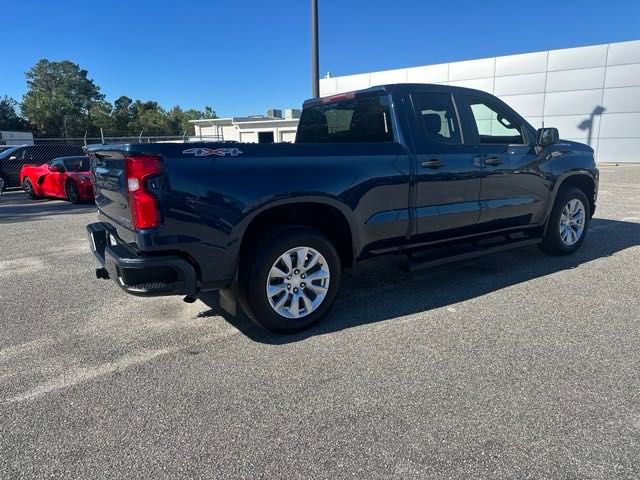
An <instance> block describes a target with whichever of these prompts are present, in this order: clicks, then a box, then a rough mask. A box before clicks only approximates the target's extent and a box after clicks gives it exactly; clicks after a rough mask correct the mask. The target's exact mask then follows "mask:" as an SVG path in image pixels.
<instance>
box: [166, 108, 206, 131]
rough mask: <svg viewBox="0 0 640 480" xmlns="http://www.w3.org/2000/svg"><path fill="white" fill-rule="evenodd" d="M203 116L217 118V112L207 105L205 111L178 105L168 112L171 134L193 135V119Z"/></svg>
mask: <svg viewBox="0 0 640 480" xmlns="http://www.w3.org/2000/svg"><path fill="white" fill-rule="evenodd" d="M202 118H217V117H216V112H215V111H214V110H213V108H211V107H205V110H204V111H200V110H195V109H193V108H192V109H189V110H182V108H180V107H179V106H178V105H176V106H175V107H173V108H172V109H171V110H169V111H168V112H167V125H168V127H169V133H170V134H171V135H183V134H185V133H186V134H187V135H193V134H194V128H193V124H192V123H190V121H191V120H200V119H202Z"/></svg>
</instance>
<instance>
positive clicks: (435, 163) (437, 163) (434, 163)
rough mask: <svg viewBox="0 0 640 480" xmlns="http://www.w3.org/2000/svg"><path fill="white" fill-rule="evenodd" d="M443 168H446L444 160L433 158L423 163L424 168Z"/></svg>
mask: <svg viewBox="0 0 640 480" xmlns="http://www.w3.org/2000/svg"><path fill="white" fill-rule="evenodd" d="M442 166H444V163H442V160H439V159H437V158H432V159H431V160H425V161H424V162H422V167H423V168H440V167H442Z"/></svg>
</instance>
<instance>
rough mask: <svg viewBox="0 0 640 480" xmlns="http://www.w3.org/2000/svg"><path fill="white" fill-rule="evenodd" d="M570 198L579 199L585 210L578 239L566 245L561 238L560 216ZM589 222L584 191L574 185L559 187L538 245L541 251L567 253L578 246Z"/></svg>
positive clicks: (589, 213)
mask: <svg viewBox="0 0 640 480" xmlns="http://www.w3.org/2000/svg"><path fill="white" fill-rule="evenodd" d="M572 200H579V201H580V202H581V203H582V205H583V207H584V212H585V220H584V228H583V230H582V234H581V235H580V237H579V238H578V240H577V241H576V242H575V243H573V244H572V245H568V244H567V243H565V242H564V241H563V240H562V236H561V233H560V217H561V215H562V211H563V209H564V208H565V206H566V205H567V204H568V203H569V202H570V201H572ZM590 222H591V206H590V204H589V200H588V199H587V196H586V195H585V194H584V192H583V191H582V190H580V189H578V188H575V187H561V188H560V191H559V192H558V195H557V196H556V201H555V203H554V205H553V210H551V215H550V216H549V220H548V224H547V229H546V232H545V235H544V238H543V241H542V244H541V245H540V248H542V250H543V251H545V252H546V253H549V254H551V255H569V254H570V253H573V252H575V251H576V250H578V249H579V248H580V246H581V245H582V243H583V242H584V239H585V238H586V236H587V231H588V230H589V223H590Z"/></svg>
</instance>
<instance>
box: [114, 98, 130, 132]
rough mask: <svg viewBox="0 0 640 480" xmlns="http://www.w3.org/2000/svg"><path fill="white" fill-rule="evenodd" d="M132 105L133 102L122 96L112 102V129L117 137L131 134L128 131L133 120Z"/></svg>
mask: <svg viewBox="0 0 640 480" xmlns="http://www.w3.org/2000/svg"><path fill="white" fill-rule="evenodd" d="M132 103H133V100H131V99H130V98H129V97H126V96H124V95H123V96H121V97H119V98H118V99H117V100H116V101H115V102H113V112H112V113H111V116H112V118H113V128H114V130H115V133H116V134H117V135H126V134H129V133H131V132H130V131H129V123H130V122H131V120H132V119H133V115H132V112H131V104H132Z"/></svg>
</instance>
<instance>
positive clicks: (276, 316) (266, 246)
mask: <svg viewBox="0 0 640 480" xmlns="http://www.w3.org/2000/svg"><path fill="white" fill-rule="evenodd" d="M266 238H267V240H266V241H265V242H264V243H263V244H262V245H261V246H260V247H259V248H254V249H252V251H250V252H249V254H248V256H247V258H245V259H244V262H243V265H244V267H243V268H241V273H240V290H241V291H240V295H241V305H242V307H243V310H244V311H245V313H246V314H247V316H249V318H251V319H252V320H253V321H254V322H255V323H257V324H258V325H260V326H262V327H264V328H267V329H269V330H272V331H276V332H282V333H291V332H295V331H299V330H303V329H305V328H308V327H310V326H311V325H313V324H314V323H316V322H318V321H319V320H320V319H322V317H323V316H324V315H326V313H327V312H328V311H329V309H330V308H331V306H332V305H333V302H334V301H335V297H336V294H337V292H338V286H339V284H340V273H341V267H340V258H339V256H338V253H337V252H336V249H335V247H334V246H333V244H332V243H331V242H330V241H329V240H328V239H327V238H326V237H325V236H324V235H322V234H321V233H320V232H318V231H317V230H314V229H311V228H307V227H297V226H292V227H287V228H284V229H281V230H279V231H277V232H275V233H272V235H270V236H269V235H267V236H266Z"/></svg>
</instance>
